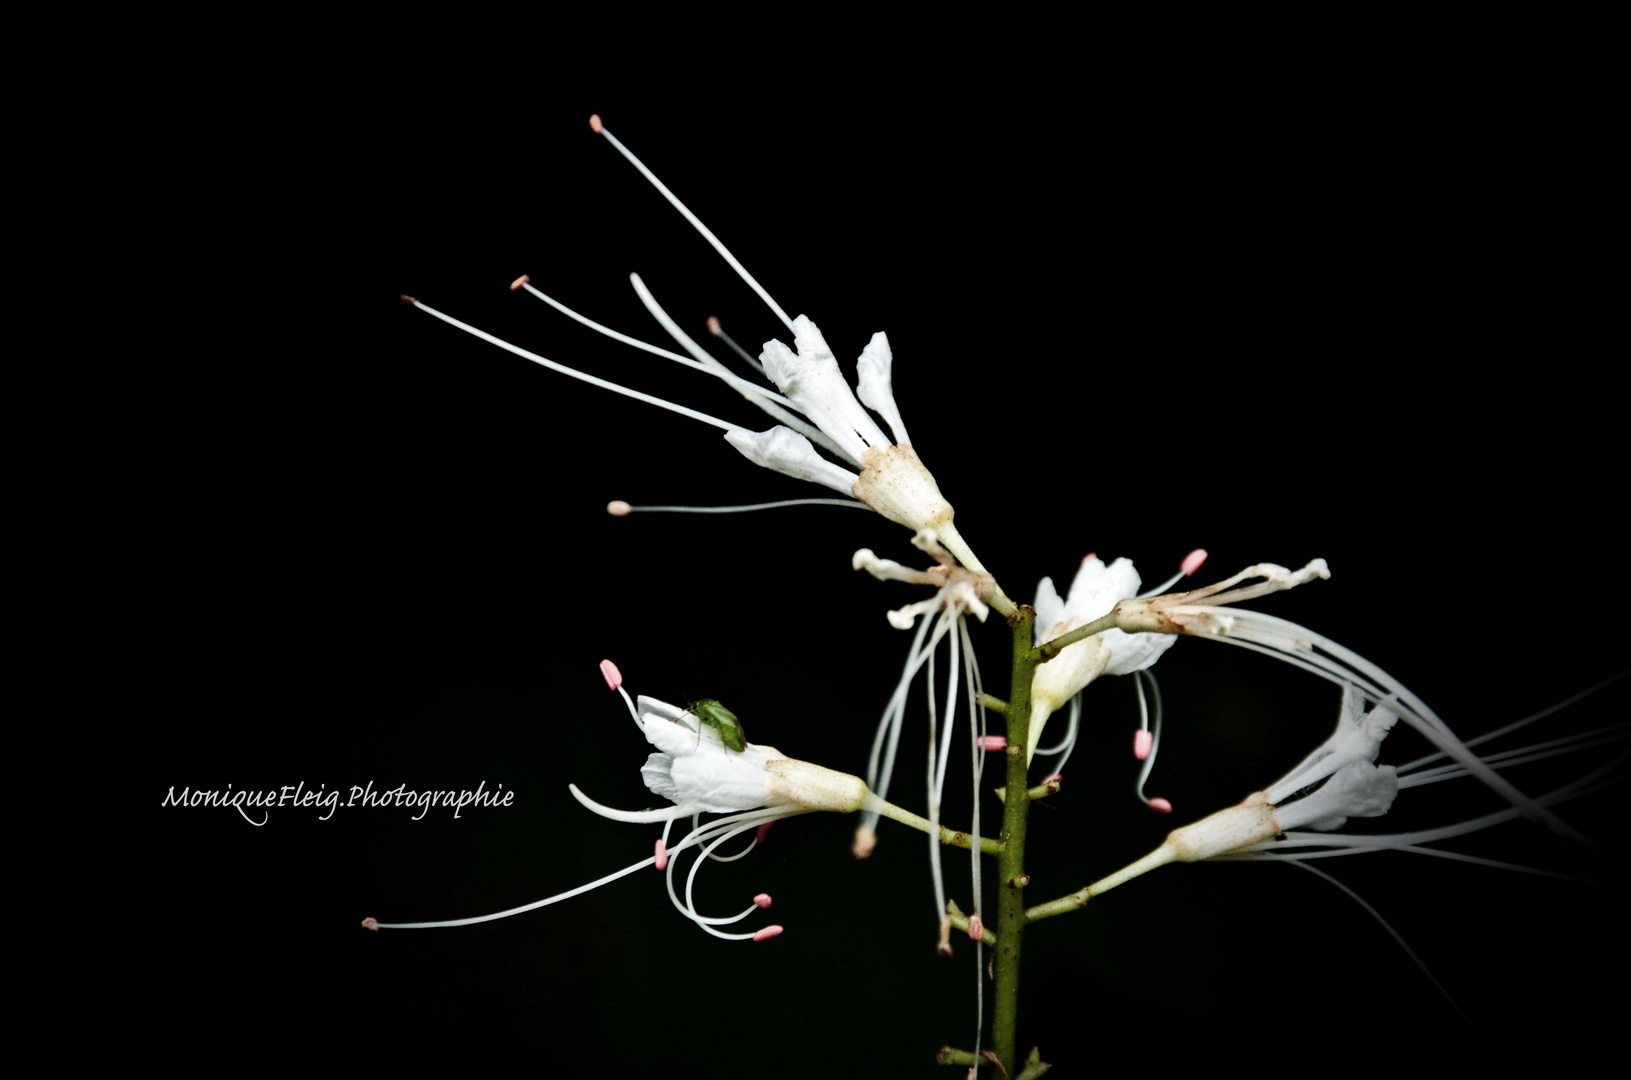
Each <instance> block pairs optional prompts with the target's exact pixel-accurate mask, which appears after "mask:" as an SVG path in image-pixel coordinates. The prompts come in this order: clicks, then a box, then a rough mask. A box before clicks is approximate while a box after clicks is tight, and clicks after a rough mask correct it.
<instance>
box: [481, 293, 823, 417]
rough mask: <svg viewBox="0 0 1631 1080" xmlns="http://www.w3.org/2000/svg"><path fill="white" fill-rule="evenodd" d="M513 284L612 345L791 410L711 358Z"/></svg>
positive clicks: (779, 398) (772, 394)
mask: <svg viewBox="0 0 1631 1080" xmlns="http://www.w3.org/2000/svg"><path fill="white" fill-rule="evenodd" d="M516 284H517V285H519V286H520V287H521V288H523V289H525V290H527V291H528V292H529V293H531V294H532V295H534V296H536V297H537V298H538V299H540V300H542V301H543V302H544V303H546V304H548V305H549V306H550V307H552V308H554V309H555V310H556V311H558V312H560V313H561V314H562V315H565V316H566V317H567V318H569V319H571V320H573V321H574V322H577V323H581V324H582V325H584V326H587V327H588V328H589V329H591V330H593V331H595V332H596V333H597V334H604V335H606V336H607V337H609V338H611V339H612V340H613V341H620V342H622V343H623V344H624V345H632V346H633V347H634V348H636V349H640V350H642V351H644V352H648V353H651V354H652V355H653V356H660V357H662V358H663V359H664V360H672V361H674V362H675V363H676V364H683V365H684V366H686V367H688V368H691V369H692V370H693V371H700V372H702V373H703V374H705V375H712V376H713V377H714V378H716V379H719V380H720V381H721V382H724V383H726V384H728V385H729V386H730V387H731V389H733V390H736V391H737V392H738V393H740V394H742V396H744V397H746V398H748V399H749V400H753V399H755V398H764V399H766V400H769V401H774V402H775V403H776V404H778V405H784V406H787V407H789V408H791V407H793V403H792V402H791V401H788V400H787V399H786V398H785V397H783V396H782V395H780V394H778V393H776V391H774V390H767V389H765V388H764V387H761V386H756V385H754V384H753V383H750V382H747V381H746V380H744V379H742V378H741V377H739V376H737V375H735V374H734V373H732V372H731V371H729V370H728V369H727V368H726V367H725V366H724V365H723V364H721V363H720V362H719V361H718V360H714V359H713V357H711V356H710V357H709V358H708V359H709V360H710V361H712V363H708V362H704V361H698V360H693V359H691V358H690V357H689V356H681V355H680V354H679V353H676V352H669V351H668V350H667V349H661V348H658V347H657V346H656V345H652V344H650V343H649V342H645V341H641V340H640V339H639V338H632V337H629V335H627V334H622V333H619V332H618V331H616V330H613V329H612V328H611V327H609V326H605V325H602V324H601V323H598V322H595V320H593V319H591V318H589V317H588V316H586V315H580V314H578V313H577V312H576V311H573V310H572V309H571V308H569V307H567V306H566V305H565V304H563V303H561V302H560V301H559V300H557V299H555V298H554V297H553V296H550V295H549V294H548V293H546V292H544V291H543V290H542V289H539V288H538V287H537V286H536V285H534V284H532V282H531V280H530V279H529V278H527V277H526V276H525V275H523V276H521V277H520V278H518V279H517V280H516ZM514 287H515V286H513V285H512V286H511V288H514Z"/></svg>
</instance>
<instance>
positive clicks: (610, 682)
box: [600, 660, 623, 690]
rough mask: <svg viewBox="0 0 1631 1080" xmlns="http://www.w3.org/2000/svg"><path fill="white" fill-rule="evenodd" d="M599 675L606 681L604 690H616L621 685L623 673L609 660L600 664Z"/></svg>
mask: <svg viewBox="0 0 1631 1080" xmlns="http://www.w3.org/2000/svg"><path fill="white" fill-rule="evenodd" d="M600 674H601V676H602V677H603V678H604V679H605V680H606V689H608V690H617V689H619V688H620V687H622V685H623V673H622V672H621V671H619V670H617V665H616V664H614V663H612V662H611V661H610V660H602V661H601V662H600Z"/></svg>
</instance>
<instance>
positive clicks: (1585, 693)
mask: <svg viewBox="0 0 1631 1080" xmlns="http://www.w3.org/2000/svg"><path fill="white" fill-rule="evenodd" d="M1627 675H1631V671H1621V672H1619V673H1618V674H1615V675H1610V676H1609V677H1608V678H1606V679H1604V680H1602V681H1601V682H1599V683H1597V684H1595V685H1593V686H1588V687H1586V689H1584V690H1582V691H1580V692H1579V693H1578V694H1573V695H1571V696H1569V697H1566V698H1564V699H1563V700H1562V701H1560V702H1558V703H1557V704H1556V705H1548V706H1547V707H1546V708H1544V709H1542V710H1540V712H1538V713H1534V714H1533V715H1530V716H1526V717H1524V718H1523V719H1522V720H1514V721H1513V722H1512V723H1510V724H1507V725H1506V726H1505V727H1498V728H1496V729H1495V730H1494V731H1487V732H1485V733H1484V734H1482V735H1479V736H1477V737H1476V738H1472V739H1468V740H1466V741H1465V742H1464V743H1462V745H1463V746H1466V747H1468V748H1471V747H1474V746H1478V745H1479V744H1481V743H1486V742H1489V741H1490V740H1491V739H1498V738H1500V737H1501V736H1502V735H1509V734H1511V733H1512V732H1514V731H1517V730H1518V729H1519V728H1522V727H1527V726H1528V725H1530V724H1533V723H1534V722H1535V721H1537V720H1544V719H1545V718H1546V717H1548V716H1551V715H1552V714H1553V713H1555V712H1557V711H1559V710H1560V709H1566V708H1568V707H1569V706H1570V705H1573V704H1574V703H1575V702H1577V701H1579V700H1580V699H1581V698H1584V697H1589V696H1590V695H1592V694H1595V693H1596V692H1597V691H1599V690H1601V689H1603V688H1604V687H1606V686H1609V685H1610V684H1612V683H1616V682H1618V681H1619V680H1621V679H1623V678H1625V677H1626V676H1627ZM1442 757H1449V755H1448V754H1446V753H1445V752H1444V751H1442V750H1440V751H1438V752H1437V753H1433V754H1428V755H1427V756H1426V757H1419V758H1417V759H1416V760H1414V761H1410V762H1406V763H1405V764H1403V765H1400V766H1399V771H1400V772H1401V773H1404V772H1408V771H1410V770H1411V769H1415V768H1417V767H1419V766H1422V765H1426V764H1427V763H1428V762H1430V761H1437V760H1438V759H1439V758H1442ZM1486 760H1487V759H1486Z"/></svg>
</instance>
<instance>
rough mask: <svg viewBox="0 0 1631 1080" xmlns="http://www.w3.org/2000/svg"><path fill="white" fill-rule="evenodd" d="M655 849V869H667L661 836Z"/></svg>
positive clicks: (665, 850) (666, 851)
mask: <svg viewBox="0 0 1631 1080" xmlns="http://www.w3.org/2000/svg"><path fill="white" fill-rule="evenodd" d="M607 663H610V661H607ZM655 850H656V854H657V869H659V870H667V869H668V845H667V844H665V843H663V841H662V837H658V838H657V847H656V849H655Z"/></svg>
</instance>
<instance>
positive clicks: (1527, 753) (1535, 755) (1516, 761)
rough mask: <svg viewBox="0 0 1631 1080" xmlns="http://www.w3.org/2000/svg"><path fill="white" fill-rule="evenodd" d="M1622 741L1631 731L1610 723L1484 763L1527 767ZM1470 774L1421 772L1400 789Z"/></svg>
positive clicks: (1448, 768)
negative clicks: (1533, 763) (1561, 755)
mask: <svg viewBox="0 0 1631 1080" xmlns="http://www.w3.org/2000/svg"><path fill="white" fill-rule="evenodd" d="M1624 739H1631V730H1627V728H1626V726H1625V725H1624V724H1611V725H1609V726H1608V727H1602V728H1596V729H1594V730H1592V731H1582V732H1580V733H1579V734H1578V735H1567V736H1564V737H1563V738H1561V739H1550V740H1548V741H1546V742H1542V743H1535V744H1533V745H1531V746H1520V747H1517V748H1515V749H1512V750H1503V751H1501V752H1500V753H1498V754H1490V755H1489V756H1488V757H1486V758H1484V759H1483V761H1484V764H1485V765H1489V766H1491V767H1493V768H1502V769H1504V768H1509V767H1511V766H1513V765H1528V764H1529V763H1531V762H1535V761H1544V760H1546V759H1547V758H1552V757H1557V756H1558V755H1559V754H1572V753H1574V752H1575V751H1577V750H1591V749H1594V748H1596V747H1599V746H1607V745H1609V744H1611V743H1616V742H1620V741H1621V740H1624ZM1400 771H1401V772H1402V771H1403V770H1402V769H1401V770H1400ZM1470 775H1472V774H1471V772H1470V771H1469V770H1468V769H1467V768H1466V766H1464V765H1459V764H1452V765H1440V766H1438V767H1437V768H1433V769H1427V770H1426V771H1424V772H1418V773H1411V774H1410V775H1408V776H1401V777H1400V778H1399V787H1400V788H1408V787H1416V786H1418V785H1420V784H1433V783H1437V782H1438V781H1440V780H1459V779H1460V778H1461V777H1463V776H1470Z"/></svg>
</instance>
